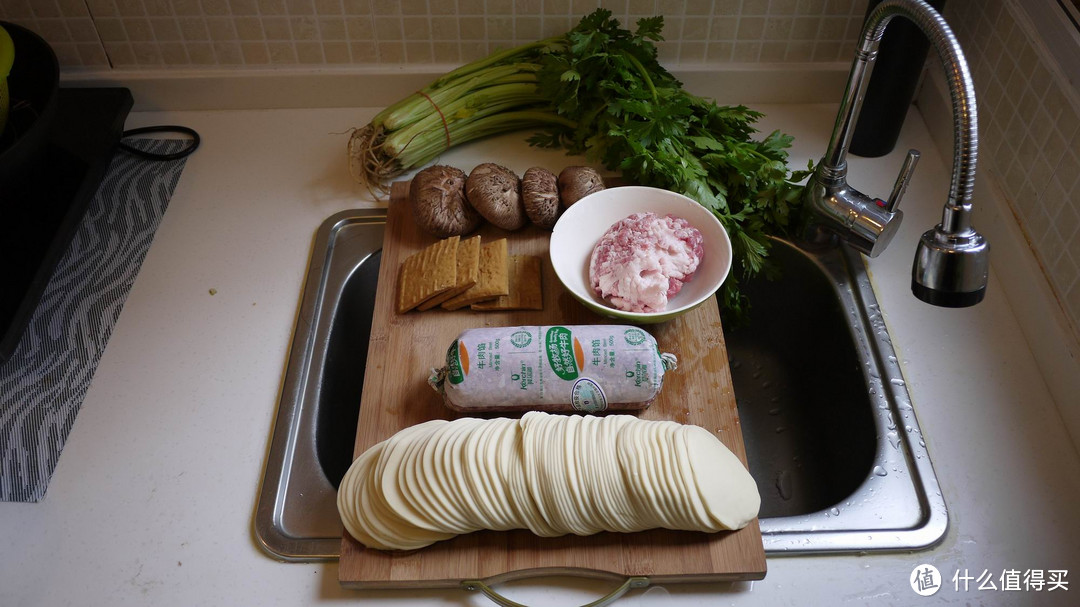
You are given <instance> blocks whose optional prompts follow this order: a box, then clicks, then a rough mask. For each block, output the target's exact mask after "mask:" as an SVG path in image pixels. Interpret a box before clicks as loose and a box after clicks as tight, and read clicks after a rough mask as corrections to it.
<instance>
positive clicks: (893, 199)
mask: <svg viewBox="0 0 1080 607" xmlns="http://www.w3.org/2000/svg"><path fill="white" fill-rule="evenodd" d="M919 156H920V154H919V150H908V153H907V157H906V158H904V164H903V165H902V166H901V167H900V174H899V175H897V176H896V183H895V184H893V188H892V193H891V194H889V200H888V202H886V203H885V211H887V212H889V213H895V212H896V207H898V206H900V199H901V198H903V197H904V192H907V187H908V184H909V183H911V175H912V173H914V172H915V165H917V164H919Z"/></svg>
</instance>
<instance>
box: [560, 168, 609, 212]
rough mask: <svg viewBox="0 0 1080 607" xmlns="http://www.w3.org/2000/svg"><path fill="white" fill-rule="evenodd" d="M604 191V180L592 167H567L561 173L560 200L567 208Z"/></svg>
mask: <svg viewBox="0 0 1080 607" xmlns="http://www.w3.org/2000/svg"><path fill="white" fill-rule="evenodd" d="M603 189H604V179H603V178H602V177H600V173H597V172H596V169H594V168H592V167H584V166H572V167H566V168H565V169H563V170H562V172H561V173H559V198H560V199H561V200H562V203H563V205H564V206H566V207H569V206H570V205H572V204H574V203H575V202H577V201H579V200H581V199H582V198H584V197H586V196H588V195H589V194H593V193H595V192H599V191H600V190H603Z"/></svg>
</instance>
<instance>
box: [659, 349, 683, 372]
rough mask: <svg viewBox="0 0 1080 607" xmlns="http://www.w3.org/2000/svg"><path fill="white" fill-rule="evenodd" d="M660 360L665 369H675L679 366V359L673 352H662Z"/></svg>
mask: <svg viewBox="0 0 1080 607" xmlns="http://www.w3.org/2000/svg"><path fill="white" fill-rule="evenodd" d="M660 362H661V364H663V365H664V370H665V371H674V370H675V369H678V368H679V359H678V357H676V356H675V355H674V354H672V353H671V352H661V353H660Z"/></svg>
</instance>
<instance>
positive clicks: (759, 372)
mask: <svg viewBox="0 0 1080 607" xmlns="http://www.w3.org/2000/svg"><path fill="white" fill-rule="evenodd" d="M750 377H753V378H754V379H757V378H759V377H761V371H754V372H753V373H751V374H750Z"/></svg>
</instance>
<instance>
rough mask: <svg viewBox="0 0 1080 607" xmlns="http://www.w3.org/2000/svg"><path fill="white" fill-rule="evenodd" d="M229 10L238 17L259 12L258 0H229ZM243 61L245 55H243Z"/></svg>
mask: <svg viewBox="0 0 1080 607" xmlns="http://www.w3.org/2000/svg"><path fill="white" fill-rule="evenodd" d="M229 12H230V13H232V14H233V15H235V16H237V17H245V16H248V17H250V16H252V15H258V14H259V3H258V1H257V0H229ZM240 59H241V61H243V55H241V58H240Z"/></svg>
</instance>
